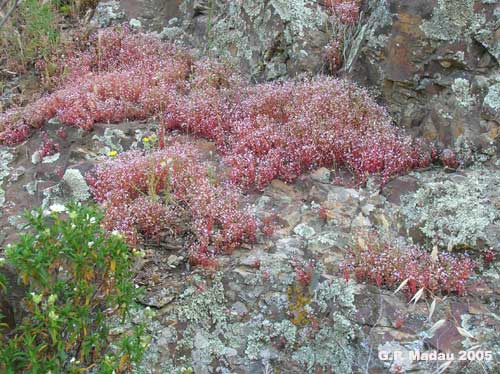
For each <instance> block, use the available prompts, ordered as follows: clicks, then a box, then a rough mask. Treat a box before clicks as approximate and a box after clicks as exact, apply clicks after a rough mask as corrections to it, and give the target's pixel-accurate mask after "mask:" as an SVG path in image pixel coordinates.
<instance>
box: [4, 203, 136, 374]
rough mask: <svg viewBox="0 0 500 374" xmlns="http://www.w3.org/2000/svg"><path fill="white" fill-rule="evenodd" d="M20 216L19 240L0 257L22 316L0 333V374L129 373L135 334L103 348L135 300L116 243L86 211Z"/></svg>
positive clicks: (122, 249)
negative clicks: (114, 321) (19, 290)
mask: <svg viewBox="0 0 500 374" xmlns="http://www.w3.org/2000/svg"><path fill="white" fill-rule="evenodd" d="M25 216H26V219H27V220H28V224H27V227H26V233H25V234H23V235H22V236H21V238H20V239H19V241H18V242H17V243H15V244H13V245H9V246H8V247H7V249H6V251H5V254H6V262H8V263H10V264H11V265H12V266H14V267H15V269H16V272H17V273H18V274H19V281H20V282H22V283H23V284H24V286H25V287H26V289H27V292H26V294H25V296H24V300H23V304H24V308H25V315H24V316H23V318H22V321H21V322H20V323H19V324H18V326H16V327H15V329H14V331H6V330H5V329H4V331H2V330H1V326H0V337H2V333H3V335H4V336H3V340H4V341H3V345H2V347H1V348H0V372H2V373H9V374H10V373H12V374H13V373H16V374H17V373H43V374H46V373H49V372H50V373H52V374H56V373H83V372H88V369H89V368H92V372H99V373H103V374H104V373H106V374H107V373H109V374H111V373H113V372H114V373H124V372H128V371H130V370H131V368H132V365H133V362H134V361H138V360H140V359H141V356H142V352H143V349H144V347H145V343H144V342H143V341H142V339H141V334H142V331H141V329H136V331H135V332H134V333H131V334H129V336H126V337H125V338H124V339H122V341H121V342H118V343H117V344H116V345H111V344H110V343H109V342H108V336H109V327H108V321H109V319H110V318H111V317H113V316H119V317H120V318H122V319H123V320H124V319H125V318H126V317H127V316H128V314H129V311H130V310H131V308H132V306H133V305H134V299H135V297H136V296H137V290H136V289H135V287H134V284H133V282H132V281H131V279H132V274H131V271H130V267H131V262H132V259H131V256H130V254H129V250H128V248H127V246H126V245H125V244H124V242H123V241H122V239H121V237H120V236H117V235H113V234H106V232H105V231H104V229H103V228H102V227H101V225H100V222H101V218H102V217H101V213H100V212H99V211H98V210H97V209H96V208H95V207H93V206H82V205H80V204H69V205H68V206H66V207H65V206H63V205H53V206H52V207H51V210H50V212H48V213H47V212H42V210H38V211H36V212H34V213H27V214H26V215H25ZM0 322H1V321H0Z"/></svg>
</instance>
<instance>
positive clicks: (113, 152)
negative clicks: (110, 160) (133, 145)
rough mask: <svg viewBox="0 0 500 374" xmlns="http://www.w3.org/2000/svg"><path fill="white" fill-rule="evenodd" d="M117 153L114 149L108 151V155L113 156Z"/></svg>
mask: <svg viewBox="0 0 500 374" xmlns="http://www.w3.org/2000/svg"><path fill="white" fill-rule="evenodd" d="M117 154H118V152H116V151H115V150H114V149H113V150H112V151H109V152H108V156H109V157H115V156H116V155H117Z"/></svg>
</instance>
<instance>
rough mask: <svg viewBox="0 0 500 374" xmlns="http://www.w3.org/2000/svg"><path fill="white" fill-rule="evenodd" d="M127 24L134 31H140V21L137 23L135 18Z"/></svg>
mask: <svg viewBox="0 0 500 374" xmlns="http://www.w3.org/2000/svg"><path fill="white" fill-rule="evenodd" d="M129 24H130V26H132V28H134V29H140V28H141V27H142V23H141V21H139V20H138V19H136V18H132V19H131V20H130V21H129Z"/></svg>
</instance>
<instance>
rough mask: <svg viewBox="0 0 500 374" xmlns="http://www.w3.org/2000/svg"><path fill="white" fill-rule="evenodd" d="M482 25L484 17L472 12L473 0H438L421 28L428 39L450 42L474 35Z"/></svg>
mask: <svg viewBox="0 0 500 374" xmlns="http://www.w3.org/2000/svg"><path fill="white" fill-rule="evenodd" d="M484 23H485V18H484V16H483V15H481V14H477V13H475V11H474V0H438V5H437V7H436V8H435V9H434V12H433V13H432V18H431V19H430V20H429V21H424V22H423V23H422V26H421V28H422V31H423V32H424V33H425V34H426V35H427V37H429V38H432V39H437V40H450V41H452V40H456V39H459V38H463V37H464V36H469V35H472V34H474V33H476V32H477V31H478V30H479V29H480V28H481V26H482V25H483V24H484Z"/></svg>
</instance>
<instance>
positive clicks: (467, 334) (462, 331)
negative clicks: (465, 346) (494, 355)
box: [457, 326, 475, 339]
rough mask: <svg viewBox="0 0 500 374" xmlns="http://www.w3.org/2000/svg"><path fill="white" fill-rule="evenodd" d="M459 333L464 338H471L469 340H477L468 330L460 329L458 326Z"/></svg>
mask: <svg viewBox="0 0 500 374" xmlns="http://www.w3.org/2000/svg"><path fill="white" fill-rule="evenodd" d="M457 331H458V333H459V334H460V335H462V336H463V337H464V338H469V339H475V338H474V336H473V335H472V334H471V333H470V332H468V331H467V330H465V329H463V328H461V327H458V326H457Z"/></svg>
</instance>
